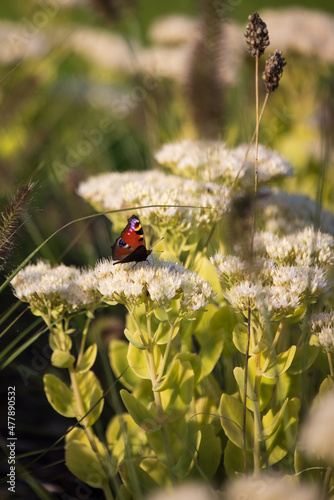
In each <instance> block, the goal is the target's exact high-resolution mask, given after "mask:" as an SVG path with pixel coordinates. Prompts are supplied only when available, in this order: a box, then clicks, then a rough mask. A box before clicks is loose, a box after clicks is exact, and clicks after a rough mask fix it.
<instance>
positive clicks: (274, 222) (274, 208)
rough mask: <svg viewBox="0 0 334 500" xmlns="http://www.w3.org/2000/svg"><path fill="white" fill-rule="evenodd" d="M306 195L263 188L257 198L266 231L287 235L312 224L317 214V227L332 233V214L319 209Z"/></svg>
mask: <svg viewBox="0 0 334 500" xmlns="http://www.w3.org/2000/svg"><path fill="white" fill-rule="evenodd" d="M319 208H320V207H319V206H318V204H317V203H316V202H315V201H314V200H311V198H309V197H308V196H305V195H299V194H288V193H286V192H284V191H280V190H279V189H271V190H269V189H267V188H266V189H264V188H262V190H261V191H260V195H259V198H258V210H259V215H260V217H261V219H262V224H263V226H264V229H265V230H266V231H269V232H271V233H278V234H280V235H282V234H284V235H287V234H289V233H294V232H296V231H299V230H301V229H304V228H305V227H310V226H314V224H315V223H316V222H317V218H318V216H319V219H320V220H319V229H320V230H321V231H322V232H323V233H329V234H332V235H334V216H333V214H332V213H330V212H326V211H325V210H321V212H320V213H319Z"/></svg>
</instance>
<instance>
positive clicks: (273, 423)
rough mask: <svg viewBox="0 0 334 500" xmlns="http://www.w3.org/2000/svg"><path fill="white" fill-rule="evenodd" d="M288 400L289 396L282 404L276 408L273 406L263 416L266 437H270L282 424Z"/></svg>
mask: <svg viewBox="0 0 334 500" xmlns="http://www.w3.org/2000/svg"><path fill="white" fill-rule="evenodd" d="M288 401H289V400H288V398H286V400H285V401H284V403H283V405H282V406H281V405H280V406H278V407H276V409H273V408H272V409H271V410H269V411H268V413H266V415H264V416H263V418H262V425H263V436H264V438H265V439H267V438H269V437H270V436H271V435H272V434H273V433H274V432H275V431H276V430H277V428H278V426H279V425H280V424H281V422H282V419H283V417H284V412H285V410H286V406H287V404H288Z"/></svg>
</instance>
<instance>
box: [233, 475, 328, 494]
mask: <svg viewBox="0 0 334 500" xmlns="http://www.w3.org/2000/svg"><path fill="white" fill-rule="evenodd" d="M226 498H228V500H282V499H283V498H284V500H318V498H319V492H318V491H317V490H315V489H313V488H312V487H310V486H299V485H295V484H293V483H291V481H289V479H288V478H284V477H270V476H269V475H264V474H263V475H259V476H249V477H247V476H244V477H239V478H237V479H235V480H234V481H233V482H231V483H230V484H229V485H228V487H227V497H226Z"/></svg>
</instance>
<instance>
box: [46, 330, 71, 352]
mask: <svg viewBox="0 0 334 500" xmlns="http://www.w3.org/2000/svg"><path fill="white" fill-rule="evenodd" d="M63 342H64V347H65V349H66V350H67V351H70V350H71V347H72V339H71V337H70V336H69V335H65V337H64V338H63ZM49 344H50V347H51V349H52V350H53V351H56V350H57V349H59V346H58V342H57V334H56V333H55V332H50V335H49Z"/></svg>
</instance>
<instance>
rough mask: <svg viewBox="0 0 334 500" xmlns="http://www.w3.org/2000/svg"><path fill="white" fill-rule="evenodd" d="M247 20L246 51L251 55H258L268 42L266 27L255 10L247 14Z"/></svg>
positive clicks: (260, 54)
mask: <svg viewBox="0 0 334 500" xmlns="http://www.w3.org/2000/svg"><path fill="white" fill-rule="evenodd" d="M248 21H249V22H248V24H247V26H246V31H245V37H246V42H247V45H248V48H247V51H248V52H249V54H251V56H253V57H256V56H258V57H260V56H262V54H263V52H264V51H265V49H266V47H268V45H269V44H270V41H269V33H268V28H267V25H266V23H265V22H264V21H263V20H262V19H261V17H260V16H259V14H258V13H257V12H254V14H251V15H250V16H248Z"/></svg>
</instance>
